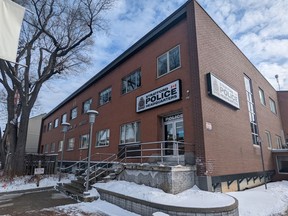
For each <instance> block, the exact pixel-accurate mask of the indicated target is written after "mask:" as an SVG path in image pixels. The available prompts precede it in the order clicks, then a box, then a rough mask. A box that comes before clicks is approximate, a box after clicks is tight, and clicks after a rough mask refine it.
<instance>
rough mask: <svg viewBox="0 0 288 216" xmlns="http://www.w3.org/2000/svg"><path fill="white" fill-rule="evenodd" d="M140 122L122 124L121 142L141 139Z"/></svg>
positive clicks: (132, 141)
mask: <svg viewBox="0 0 288 216" xmlns="http://www.w3.org/2000/svg"><path fill="white" fill-rule="evenodd" d="M139 126H140V123H139V122H133V123H130V124H125V125H122V126H121V141H120V143H121V144H124V143H135V142H139V141H140V128H139Z"/></svg>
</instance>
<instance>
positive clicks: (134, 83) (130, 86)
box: [122, 69, 141, 94]
mask: <svg viewBox="0 0 288 216" xmlns="http://www.w3.org/2000/svg"><path fill="white" fill-rule="evenodd" d="M140 86H141V70H140V69H138V70H136V71H134V72H133V73H131V74H129V75H128V76H126V77H124V78H123V79H122V94H125V93H128V92H130V91H133V90H134V89H137V88H138V87H140Z"/></svg>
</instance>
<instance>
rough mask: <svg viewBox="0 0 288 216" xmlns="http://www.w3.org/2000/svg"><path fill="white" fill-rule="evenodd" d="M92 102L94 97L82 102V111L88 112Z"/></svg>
mask: <svg viewBox="0 0 288 216" xmlns="http://www.w3.org/2000/svg"><path fill="white" fill-rule="evenodd" d="M91 104H92V99H89V100H86V101H84V102H83V104H82V113H87V111H88V110H90V106H91Z"/></svg>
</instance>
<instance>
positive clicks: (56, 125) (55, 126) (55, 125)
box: [54, 118, 59, 128]
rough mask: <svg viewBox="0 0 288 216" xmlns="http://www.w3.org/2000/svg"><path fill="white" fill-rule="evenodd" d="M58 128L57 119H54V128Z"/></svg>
mask: <svg viewBox="0 0 288 216" xmlns="http://www.w3.org/2000/svg"><path fill="white" fill-rule="evenodd" d="M58 126H59V118H56V119H55V120H54V128H57V127H58Z"/></svg>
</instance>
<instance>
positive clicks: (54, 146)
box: [50, 142, 56, 153]
mask: <svg viewBox="0 0 288 216" xmlns="http://www.w3.org/2000/svg"><path fill="white" fill-rule="evenodd" d="M55 150H56V144H55V142H53V143H51V144H50V153H54V152H55Z"/></svg>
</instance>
